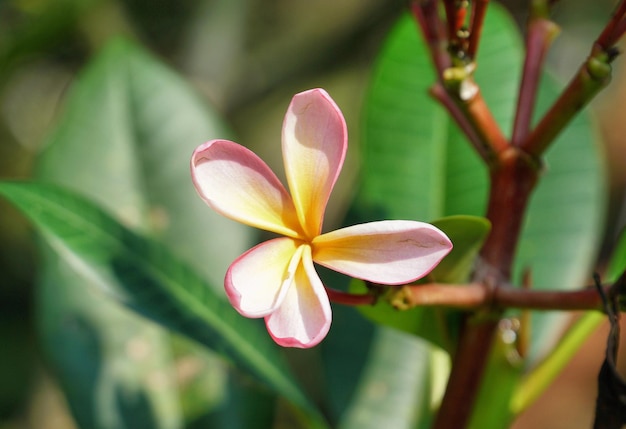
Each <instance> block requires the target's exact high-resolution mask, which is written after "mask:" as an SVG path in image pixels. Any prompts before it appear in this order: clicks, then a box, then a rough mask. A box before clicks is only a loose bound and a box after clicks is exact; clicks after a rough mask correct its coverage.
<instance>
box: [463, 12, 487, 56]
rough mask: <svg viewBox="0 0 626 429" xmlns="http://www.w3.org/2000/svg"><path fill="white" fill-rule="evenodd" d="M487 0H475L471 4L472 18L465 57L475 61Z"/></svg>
mask: <svg viewBox="0 0 626 429" xmlns="http://www.w3.org/2000/svg"><path fill="white" fill-rule="evenodd" d="M488 5H489V0H476V1H473V2H472V16H471V18H470V19H471V24H470V35H469V42H468V44H467V56H468V57H469V58H471V59H472V60H474V59H476V54H477V53H478V44H479V42H480V36H481V35H482V31H483V22H484V21H485V14H486V13H487V6H488Z"/></svg>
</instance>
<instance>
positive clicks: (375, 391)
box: [339, 328, 449, 429]
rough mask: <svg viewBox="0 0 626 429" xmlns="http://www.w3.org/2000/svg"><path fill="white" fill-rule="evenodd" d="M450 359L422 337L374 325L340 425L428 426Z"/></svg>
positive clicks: (368, 428) (373, 428) (374, 428)
mask: <svg viewBox="0 0 626 429" xmlns="http://www.w3.org/2000/svg"><path fill="white" fill-rule="evenodd" d="M448 370H449V361H448V359H447V356H446V355H445V354H444V353H442V352H436V351H433V349H432V348H431V347H428V345H427V344H426V342H425V341H423V340H420V339H419V338H416V337H414V336H412V335H407V334H404V333H402V332H398V331H394V330H392V329H385V328H379V329H378V331H377V333H376V336H375V338H374V341H373V344H372V346H371V351H370V359H369V360H368V363H367V366H366V368H365V370H364V372H363V375H362V376H361V378H360V380H359V385H358V387H357V391H356V393H355V395H354V400H353V401H352V404H351V406H350V407H349V408H348V409H347V410H346V411H345V413H344V416H343V418H342V420H341V424H340V425H339V427H340V428H342V429H353V428H354V429H379V428H385V427H388V428H394V429H427V428H428V427H430V418H431V417H432V408H433V404H434V403H436V402H437V401H438V400H439V399H440V397H439V395H440V394H441V393H442V387H443V385H444V383H445V380H446V375H447V372H448Z"/></svg>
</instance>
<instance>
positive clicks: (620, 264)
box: [606, 230, 626, 282]
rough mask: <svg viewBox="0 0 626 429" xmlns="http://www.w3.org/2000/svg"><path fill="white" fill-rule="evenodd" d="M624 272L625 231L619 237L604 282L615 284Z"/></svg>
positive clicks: (625, 266) (625, 259) (625, 253)
mask: <svg viewBox="0 0 626 429" xmlns="http://www.w3.org/2000/svg"><path fill="white" fill-rule="evenodd" d="M624 271H626V230H624V231H622V233H621V234H620V235H619V238H618V240H617V243H616V244H615V246H614V249H613V254H612V255H611V259H610V261H609V267H608V268H607V272H606V281H608V282H615V281H617V279H618V278H619V276H621V275H622V273H623V272H624Z"/></svg>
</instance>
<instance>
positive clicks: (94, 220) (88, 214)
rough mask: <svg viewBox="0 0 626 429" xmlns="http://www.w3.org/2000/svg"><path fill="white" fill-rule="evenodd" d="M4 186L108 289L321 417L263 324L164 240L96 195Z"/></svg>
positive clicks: (66, 252) (44, 230) (45, 231)
mask: <svg viewBox="0 0 626 429" xmlns="http://www.w3.org/2000/svg"><path fill="white" fill-rule="evenodd" d="M0 193H1V194H2V195H3V196H5V197H6V198H7V199H9V200H10V201H11V202H12V203H13V204H15V205H16V206H17V207H18V208H19V209H21V210H22V211H23V213H24V214H25V215H26V216H27V217H29V218H30V220H31V221H32V222H33V223H34V224H35V225H36V226H37V228H38V229H39V230H41V232H42V233H43V234H44V236H45V237H46V238H47V240H48V242H49V243H50V244H51V245H52V247H53V248H54V249H55V250H56V251H57V252H59V254H61V255H63V256H65V257H67V258H68V260H69V261H70V262H71V264H72V265H73V266H74V267H75V268H77V269H78V270H80V271H82V272H84V273H87V274H88V275H89V276H93V277H95V278H97V279H99V280H102V282H101V284H102V291H103V292H105V293H106V294H107V295H108V296H109V297H112V298H114V299H116V300H118V301H119V302H121V303H123V304H124V305H126V306H128V307H130V308H132V309H133V310H135V311H137V312H139V313H141V314H143V315H144V316H146V317H148V318H150V319H152V320H155V321H156V322H158V323H160V324H162V325H164V326H166V327H169V328H171V329H173V330H176V331H178V332H180V333H183V334H184V335H186V336H189V337H191V338H193V339H194V340H196V341H198V342H199V343H202V344H204V345H206V346H208V347H209V348H211V349H214V350H217V351H218V352H219V353H221V354H223V355H224V356H226V357H228V358H229V359H231V360H232V362H233V363H234V364H235V365H237V366H238V367H240V368H242V369H244V370H245V371H246V372H249V373H251V374H253V375H255V376H256V377H257V378H259V379H260V380H262V381H263V382H265V383H266V384H267V385H269V386H270V387H271V388H273V389H274V390H275V391H276V392H278V393H280V394H282V395H283V396H285V398H288V399H289V400H290V401H291V402H292V403H293V404H295V405H297V406H299V407H301V408H302V409H304V410H306V411H307V412H309V413H311V414H312V415H313V417H314V418H316V419H317V418H318V417H316V414H315V413H316V412H315V411H314V408H313V407H312V406H311V404H310V403H309V401H308V400H307V398H306V397H305V396H304V394H303V393H302V392H301V391H300V389H299V387H298V386H297V384H296V383H295V381H294V380H293V379H292V378H291V377H290V376H289V375H288V374H289V373H288V371H287V369H286V368H285V364H284V361H283V359H282V357H281V355H280V354H279V353H278V350H277V347H276V346H275V345H274V343H273V342H272V340H271V339H270V337H269V336H268V335H267V334H266V333H265V332H263V329H262V327H261V326H260V325H259V324H257V323H255V321H253V320H249V319H245V318H242V317H241V316H240V315H239V314H238V313H236V312H235V310H233V309H232V307H231V306H230V305H229V304H228V303H226V302H224V301H223V300H221V299H219V298H218V297H216V295H215V292H214V291H213V290H212V289H211V288H210V287H209V286H208V285H207V283H206V281H204V280H203V279H202V277H200V276H199V275H198V274H196V273H195V272H194V271H193V270H192V269H190V268H189V267H188V266H187V265H185V264H183V263H181V262H180V260H178V259H177V258H175V257H174V256H173V255H172V254H171V253H170V252H169V251H168V249H167V248H165V247H164V246H163V245H160V244H159V243H157V242H154V241H152V240H149V239H146V238H142V237H141V236H139V235H137V234H134V233H133V232H131V231H130V230H128V229H126V228H124V227H123V226H122V225H120V224H119V223H118V222H116V221H115V220H114V219H113V218H112V217H111V216H109V215H108V214H106V213H105V212H104V211H102V210H100V209H99V208H98V207H97V206H96V205H94V204H93V203H91V202H88V201H87V200H85V199H83V198H81V197H79V196H78V195H76V194H74V193H72V192H69V191H67V190H64V189H62V188H59V187H57V186H52V185H44V184H32V183H10V182H4V183H0ZM317 422H318V424H321V423H319V422H320V420H317Z"/></svg>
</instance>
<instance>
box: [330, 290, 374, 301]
mask: <svg viewBox="0 0 626 429" xmlns="http://www.w3.org/2000/svg"><path fill="white" fill-rule="evenodd" d="M326 294H328V299H330V300H331V301H332V302H334V303H337V304H344V305H374V304H376V296H374V295H372V294H369V293H364V294H355V293H349V292H343V291H340V290H337V289H332V288H329V287H326Z"/></svg>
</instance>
